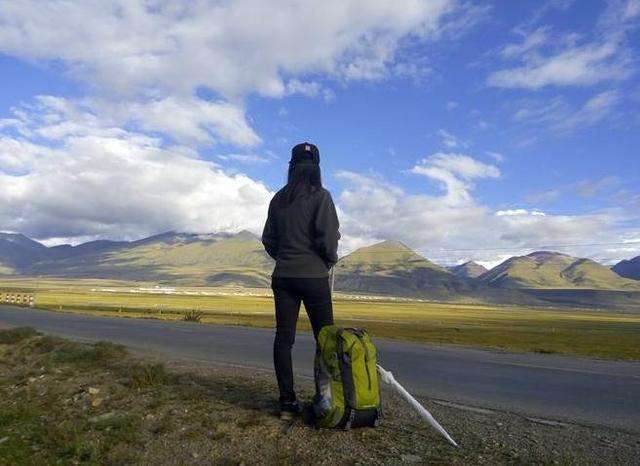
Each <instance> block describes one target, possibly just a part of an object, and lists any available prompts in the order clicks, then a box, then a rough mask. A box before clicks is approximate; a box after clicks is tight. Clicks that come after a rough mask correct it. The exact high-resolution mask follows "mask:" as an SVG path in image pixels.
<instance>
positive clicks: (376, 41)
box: [0, 0, 477, 98]
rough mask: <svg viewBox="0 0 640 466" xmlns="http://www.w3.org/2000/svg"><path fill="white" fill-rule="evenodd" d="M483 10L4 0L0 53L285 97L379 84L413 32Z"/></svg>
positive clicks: (426, 4) (112, 85) (137, 81)
mask: <svg viewBox="0 0 640 466" xmlns="http://www.w3.org/2000/svg"><path fill="white" fill-rule="evenodd" d="M463 6H464V5H463ZM476 16H477V15H474V14H472V11H470V9H469V8H463V7H458V6H457V4H456V2H454V1H453V0H428V1H416V0H398V1H394V2H389V1H384V0H322V1H320V0H312V1H305V2H296V3H286V5H284V4H283V2H281V1H280V0H237V1H233V2H222V3H221V2H218V1H213V0H201V1H195V2H168V3H167V2H142V1H124V0H120V1H111V2H102V1H98V0H83V1H61V0H53V1H48V2H45V3H43V2H38V1H21V2H14V1H10V0H4V1H0V50H1V51H3V52H4V53H7V54H10V55H15V56H17V57H21V58H26V59H32V60H46V61H48V60H59V61H62V62H63V63H65V64H66V65H67V66H68V68H69V69H70V71H71V72H72V73H73V74H74V75H76V76H79V77H81V78H83V79H87V80H88V81H90V82H91V83H92V84H96V85H98V86H100V87H102V88H108V89H109V90H111V91H118V92H122V93H125V94H130V93H132V92H138V93H139V92H143V93H148V92H154V91H153V90H156V91H163V92H165V93H169V94H171V95H176V94H178V95H190V94H191V93H192V91H193V90H194V89H196V88H198V87H199V86H206V87H208V88H210V89H212V90H214V91H215V92H217V93H219V94H220V95H222V96H225V97H227V98H233V97H235V96H241V95H245V94H248V93H252V92H257V93H260V94H262V95H267V96H282V95H284V94H285V93H286V92H287V83H286V79H285V78H284V77H285V76H294V77H304V75H308V74H313V73H324V74H330V75H334V76H336V77H338V78H340V79H347V80H349V79H378V78H380V77H381V76H384V75H385V74H387V73H388V71H389V69H390V67H391V66H393V65H395V62H394V55H395V52H396V51H397V49H398V47H399V45H400V41H401V40H402V39H403V38H404V37H406V36H407V35H412V36H413V37H415V38H419V39H428V38H437V37H440V36H441V35H442V34H443V33H445V32H446V31H448V30H450V28H451V27H455V29H456V32H457V31H459V30H460V29H464V28H466V27H469V26H470V21H469V20H467V21H465V22H464V23H457V24H455V21H456V20H458V19H460V18H461V17H465V18H467V19H468V18H469V17H476ZM149 90H151V91H149Z"/></svg>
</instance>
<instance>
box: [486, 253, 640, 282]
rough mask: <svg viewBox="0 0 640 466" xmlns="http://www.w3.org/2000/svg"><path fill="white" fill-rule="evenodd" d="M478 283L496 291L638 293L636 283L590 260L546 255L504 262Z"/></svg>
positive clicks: (533, 255) (528, 256)
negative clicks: (609, 291) (534, 289)
mask: <svg viewBox="0 0 640 466" xmlns="http://www.w3.org/2000/svg"><path fill="white" fill-rule="evenodd" d="M479 280H480V281H481V282H483V283H485V284H486V285H489V286H492V287H500V288H541V289H547V288H552V289H573V288H575V289H595V290H630V291H635V290H640V286H639V284H638V283H636V282H634V281H632V280H628V279H625V278H622V277H620V276H618V275H617V274H615V273H614V272H612V271H611V270H610V269H609V268H607V267H605V266H604V265H601V264H598V263H597V262H594V261H592V260H590V259H578V258H576V257H572V256H568V255H566V254H560V253H557V252H548V251H539V252H534V253H531V254H529V255H526V256H519V257H512V258H510V259H507V260H506V261H504V262H503V263H502V264H500V265H498V266H496V267H494V268H493V269H491V270H490V271H488V272H486V273H484V274H483V275H481V276H480V278H479Z"/></svg>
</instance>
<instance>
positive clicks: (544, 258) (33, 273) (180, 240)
mask: <svg viewBox="0 0 640 466" xmlns="http://www.w3.org/2000/svg"><path fill="white" fill-rule="evenodd" d="M639 268H640V257H636V258H635V259H632V260H630V261H622V262H621V263H619V264H617V265H616V266H614V267H613V268H609V267H606V266H604V265H602V264H599V263H597V262H595V261H592V260H590V259H583V258H576V257H572V256H569V255H566V254H561V253H557V252H550V251H538V252H534V253H531V254H528V255H525V256H518V257H511V258H509V259H507V260H506V261H504V262H502V263H501V264H499V265H497V266H496V267H494V268H493V269H491V270H487V269H485V268H484V267H482V266H481V265H479V264H477V263H474V262H467V263H464V264H461V265H458V266H455V267H449V268H447V267H442V266H440V265H438V264H435V263H433V262H431V261H429V260H428V259H426V258H425V257H423V256H421V255H420V254H418V253H416V252H415V251H413V250H411V249H410V248H409V247H407V246H406V245H404V244H402V243H400V242H397V241H383V242H381V243H377V244H374V245H372V246H367V247H363V248H360V249H357V250H355V251H353V252H352V253H350V254H348V255H346V256H344V257H342V258H341V259H340V261H339V262H338V264H337V265H336V267H335V288H336V290H337V291H342V292H347V293H354V294H371V295H389V296H400V297H418V298H425V299H432V300H444V301H460V300H470V301H485V302H498V303H524V304H549V303H554V302H560V303H562V304H573V305H603V306H608V305H609V304H611V305H619V304H620V305H624V306H627V305H629V306H631V307H633V306H636V304H637V305H638V306H639V307H640V279H639V276H640V274H639V273H638V272H639ZM272 269H273V261H272V260H271V258H270V257H269V256H268V255H267V254H266V253H265V252H264V249H263V247H262V244H261V243H260V239H259V238H258V237H257V236H255V235H254V234H253V233H250V232H248V231H242V232H240V233H236V234H230V233H213V234H193V233H177V232H167V233H163V234H159V235H155V236H151V237H148V238H143V239H140V240H137V241H108V240H100V241H92V242H88V243H84V244H80V245H77V246H71V245H59V246H53V247H46V246H44V245H43V244H41V243H39V242H37V241H34V240H32V239H30V238H28V237H26V236H24V235H21V234H12V233H0V275H5V276H28V277H44V276H46V277H64V278H109V279H120V280H130V281H144V282H156V283H163V284H176V285H191V286H220V285H233V286H242V287H253V288H255V287H257V288H262V287H268V286H269V281H270V275H271V271H272Z"/></svg>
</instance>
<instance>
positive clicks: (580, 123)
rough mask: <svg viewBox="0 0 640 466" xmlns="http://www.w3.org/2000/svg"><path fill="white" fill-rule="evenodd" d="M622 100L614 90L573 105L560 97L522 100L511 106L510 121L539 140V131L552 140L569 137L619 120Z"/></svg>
mask: <svg viewBox="0 0 640 466" xmlns="http://www.w3.org/2000/svg"><path fill="white" fill-rule="evenodd" d="M621 103H622V99H621V96H620V93H619V92H618V91H615V90H610V91H603V92H600V93H597V94H595V95H593V96H592V97H590V98H589V99H587V100H586V101H584V103H582V104H579V105H575V104H569V102H568V101H567V100H566V99H565V98H564V97H553V98H551V99H522V100H519V101H516V102H515V107H516V109H515V110H514V112H513V117H512V118H513V120H514V121H515V122H516V123H520V124H525V125H527V126H530V127H532V130H533V133H532V137H533V138H535V139H537V138H538V137H539V136H540V127H541V126H542V127H543V128H544V129H546V130H547V131H549V132H550V133H552V134H553V135H555V136H562V135H570V134H572V133H574V132H576V131H579V130H583V129H586V128H589V127H591V126H594V125H596V124H598V123H602V122H605V121H608V120H613V119H614V118H617V117H619V115H618V113H619V110H620V107H621Z"/></svg>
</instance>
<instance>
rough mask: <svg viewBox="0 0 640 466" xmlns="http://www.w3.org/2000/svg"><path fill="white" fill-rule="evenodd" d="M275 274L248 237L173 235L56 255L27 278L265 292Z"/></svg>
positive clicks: (258, 246)
mask: <svg viewBox="0 0 640 466" xmlns="http://www.w3.org/2000/svg"><path fill="white" fill-rule="evenodd" d="M52 249H53V248H52ZM272 269H273V261H272V260H271V259H270V258H269V256H268V255H267V254H266V253H265V252H264V249H263V247H262V244H261V243H260V241H259V240H258V238H257V237H256V236H255V235H253V234H251V233H249V232H241V233H238V234H235V235H231V234H208V235H198V234H190V233H174V232H170V233H163V234H161V235H156V236H152V237H149V238H145V239H142V240H139V241H133V242H93V243H86V244H84V245H80V246H76V247H75V248H65V250H64V251H61V250H58V251H54V252H53V256H52V257H50V258H49V259H47V260H43V261H38V262H36V263H33V264H31V265H30V266H29V267H28V268H27V269H26V270H24V273H26V274H28V275H47V276H59V277H91V278H119V279H123V280H136V281H157V282H162V283H176V284H190V285H222V284H225V285H229V284H232V285H242V286H251V287H263V286H267V285H268V283H269V276H270V274H271V271H272Z"/></svg>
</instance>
